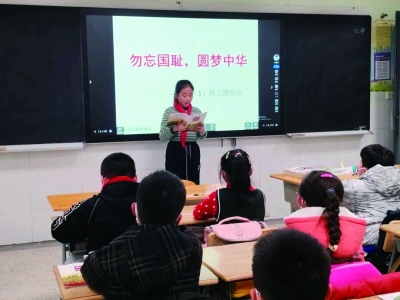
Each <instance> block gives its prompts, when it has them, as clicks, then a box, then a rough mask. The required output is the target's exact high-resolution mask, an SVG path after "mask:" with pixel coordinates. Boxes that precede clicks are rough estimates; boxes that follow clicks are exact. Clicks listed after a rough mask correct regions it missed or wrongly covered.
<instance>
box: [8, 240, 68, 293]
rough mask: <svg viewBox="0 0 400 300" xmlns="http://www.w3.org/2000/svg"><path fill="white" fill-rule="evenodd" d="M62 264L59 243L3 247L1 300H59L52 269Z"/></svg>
mask: <svg viewBox="0 0 400 300" xmlns="http://www.w3.org/2000/svg"><path fill="white" fill-rule="evenodd" d="M60 263H61V246H60V244H59V243H56V242H46V243H37V244H28V245H21V246H19V245H18V246H10V247H0V268H1V269H0V300H22V299H24V300H26V299H31V300H57V299H60V297H59V296H60V293H59V290H58V286H57V283H56V280H55V278H54V275H53V266H54V265H57V264H60Z"/></svg>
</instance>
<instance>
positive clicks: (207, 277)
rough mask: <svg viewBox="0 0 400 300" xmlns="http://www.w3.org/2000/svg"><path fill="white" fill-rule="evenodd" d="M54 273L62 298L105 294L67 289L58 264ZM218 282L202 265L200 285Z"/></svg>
mask: <svg viewBox="0 0 400 300" xmlns="http://www.w3.org/2000/svg"><path fill="white" fill-rule="evenodd" d="M53 270H54V275H55V276H56V279H57V284H58V287H59V289H60V292H61V299H62V300H72V299H76V300H102V299H104V297H103V296H101V295H99V294H97V293H96V292H94V291H93V290H92V289H90V288H89V287H88V286H87V285H85V286H79V287H75V288H69V289H66V288H65V287H64V285H63V283H62V281H61V276H60V272H59V271H58V268H57V266H54V267H53ZM217 283H218V277H217V276H215V275H214V274H213V272H211V271H210V270H209V269H208V268H207V267H206V266H204V265H202V266H201V270H200V278H199V286H209V285H214V284H217Z"/></svg>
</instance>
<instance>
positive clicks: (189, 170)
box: [160, 80, 207, 184]
mask: <svg viewBox="0 0 400 300" xmlns="http://www.w3.org/2000/svg"><path fill="white" fill-rule="evenodd" d="M193 92H194V87H193V85H192V83H191V82H190V81H189V80H179V81H178V82H177V83H176V86H175V94H174V103H173V106H171V107H168V108H167V109H166V110H165V112H164V115H163V118H162V121H161V129H160V140H162V141H166V142H167V141H168V142H169V143H168V145H167V150H166V153H165V169H166V170H167V171H170V172H172V173H174V174H176V175H177V176H179V178H181V179H185V180H190V181H193V182H194V183H196V184H199V183H200V147H199V145H198V144H197V140H198V139H205V138H206V136H207V132H206V130H205V128H204V124H201V125H200V126H196V127H194V128H192V129H191V130H190V131H188V130H187V124H186V123H185V122H181V123H179V124H177V125H174V126H168V125H167V123H168V119H169V116H170V115H171V114H175V113H186V114H188V115H193V114H200V113H201V111H200V109H198V108H196V107H193V106H192V100H193Z"/></svg>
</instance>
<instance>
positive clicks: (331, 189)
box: [326, 188, 335, 195]
mask: <svg viewBox="0 0 400 300" xmlns="http://www.w3.org/2000/svg"><path fill="white" fill-rule="evenodd" d="M334 192H335V189H334V188H330V189H327V190H326V194H327V195H329V194H330V193H334Z"/></svg>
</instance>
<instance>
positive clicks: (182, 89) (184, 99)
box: [174, 80, 194, 108]
mask: <svg viewBox="0 0 400 300" xmlns="http://www.w3.org/2000/svg"><path fill="white" fill-rule="evenodd" d="M193 91H194V87H193V84H192V83H191V82H190V81H189V80H179V81H178V82H177V83H176V86H175V94H174V100H175V101H177V102H178V103H179V104H180V105H181V106H182V107H183V108H187V107H188V106H189V105H190V103H192V100H193Z"/></svg>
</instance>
